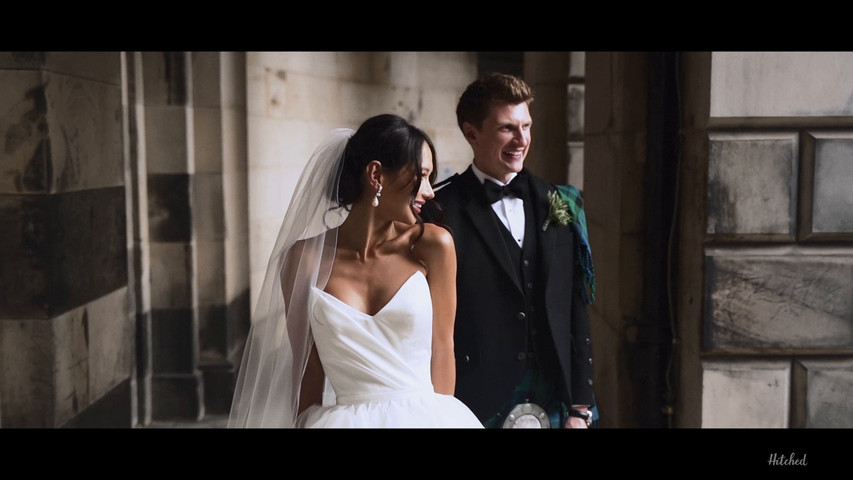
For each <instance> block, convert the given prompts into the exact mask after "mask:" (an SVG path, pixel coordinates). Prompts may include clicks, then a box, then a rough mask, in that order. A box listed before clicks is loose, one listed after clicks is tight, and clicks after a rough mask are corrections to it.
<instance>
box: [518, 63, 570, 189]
mask: <svg viewBox="0 0 853 480" xmlns="http://www.w3.org/2000/svg"><path fill="white" fill-rule="evenodd" d="M569 60H570V54H569V52H525V53H524V80H525V81H526V82H527V83H528V84H529V85H530V87H531V88H532V89H533V92H534V94H535V99H534V100H533V103H532V104H531V105H530V115H531V117H532V118H533V130H532V131H533V135H532V139H533V141H532V143H531V145H530V152H529V153H528V155H527V159H526V160H525V162H524V164H525V166H526V167H527V168H529V169H530V170H531V171H533V172H534V173H536V174H537V175H538V176H539V177H541V178H543V179H545V180H547V181H549V182H553V183H556V184H563V183H567V182H568V176H569V151H568V149H569V143H568V142H569V64H570V62H569Z"/></svg>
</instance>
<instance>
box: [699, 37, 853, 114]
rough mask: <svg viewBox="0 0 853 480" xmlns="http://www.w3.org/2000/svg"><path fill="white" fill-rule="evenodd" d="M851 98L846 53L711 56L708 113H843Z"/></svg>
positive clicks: (852, 75) (851, 62)
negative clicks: (709, 109)
mask: <svg viewBox="0 0 853 480" xmlns="http://www.w3.org/2000/svg"><path fill="white" fill-rule="evenodd" d="M768 86H772V88H768ZM851 97H853V53H851V52H713V53H712V55H711V117H721V118H724V117H825V116H849V115H851V114H853V103H851V102H850V98H851Z"/></svg>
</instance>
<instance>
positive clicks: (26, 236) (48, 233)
mask: <svg viewBox="0 0 853 480" xmlns="http://www.w3.org/2000/svg"><path fill="white" fill-rule="evenodd" d="M125 214H126V213H125V202H124V189H123V188H118V187H117V188H107V189H98V190H85V191H80V192H73V193H67V194H55V195H0V231H2V232H5V234H4V235H0V265H2V266H3V268H0V284H2V285H4V288H5V292H4V295H2V296H0V317H3V318H50V317H53V316H56V315H58V314H60V313H63V312H66V311H68V310H70V309H72V308H75V307H78V306H81V305H83V304H85V303H87V302H89V301H92V300H94V299H96V298H99V297H101V296H103V295H106V294H107V293H108V292H111V291H113V290H115V289H117V288H120V287H122V286H124V285H126V284H127V238H126V237H127V231H126V227H125V222H126V219H125Z"/></svg>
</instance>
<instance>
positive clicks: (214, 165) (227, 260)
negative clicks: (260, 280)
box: [192, 52, 250, 414]
mask: <svg viewBox="0 0 853 480" xmlns="http://www.w3.org/2000/svg"><path fill="white" fill-rule="evenodd" d="M192 71H193V74H192V84H193V89H192V91H193V128H194V148H195V175H194V176H193V181H194V188H193V193H192V198H193V200H192V205H193V207H192V208H193V215H192V217H193V221H192V224H193V230H194V232H195V238H196V240H195V248H196V255H197V258H198V272H197V277H198V282H197V285H198V325H199V332H198V334H199V368H200V369H201V371H202V374H203V376H204V405H205V411H206V412H207V413H208V414H227V413H228V411H229V410H230V406H231V399H232V397H233V384H234V377H235V370H236V368H235V367H237V366H239V363H240V360H241V356H240V354H241V353H242V349H241V346H242V343H243V340H244V339H245V337H246V335H247V333H248V326H249V310H250V309H249V251H248V250H249V248H248V241H249V237H248V231H249V223H248V215H247V213H248V209H249V206H248V191H247V185H248V175H247V145H246V57H245V54H244V53H235V52H195V53H193V54H192Z"/></svg>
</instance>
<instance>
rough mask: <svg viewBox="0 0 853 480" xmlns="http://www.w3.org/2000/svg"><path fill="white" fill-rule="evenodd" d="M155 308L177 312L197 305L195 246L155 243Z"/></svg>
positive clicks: (153, 265) (152, 289)
mask: <svg viewBox="0 0 853 480" xmlns="http://www.w3.org/2000/svg"><path fill="white" fill-rule="evenodd" d="M149 249H150V252H151V254H150V262H151V272H150V275H151V308H152V309H173V308H185V307H189V306H190V305H192V303H193V296H192V279H191V276H192V274H193V272H194V271H195V268H194V265H195V262H194V261H193V254H192V246H191V245H190V244H189V243H183V242H151V244H150V246H149Z"/></svg>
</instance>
